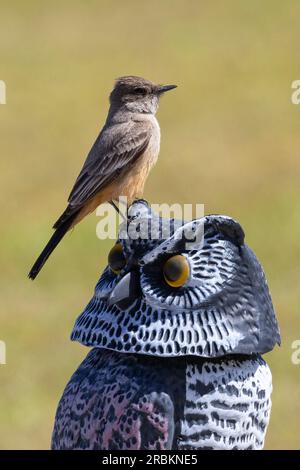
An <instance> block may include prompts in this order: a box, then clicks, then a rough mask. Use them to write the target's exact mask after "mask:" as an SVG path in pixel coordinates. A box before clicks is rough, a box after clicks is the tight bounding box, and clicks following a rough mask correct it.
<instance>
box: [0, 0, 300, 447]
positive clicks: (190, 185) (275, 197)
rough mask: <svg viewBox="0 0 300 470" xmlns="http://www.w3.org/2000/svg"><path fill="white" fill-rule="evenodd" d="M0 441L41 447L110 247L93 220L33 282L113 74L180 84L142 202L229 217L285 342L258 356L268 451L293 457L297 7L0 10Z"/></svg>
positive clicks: (168, 103)
mask: <svg viewBox="0 0 300 470" xmlns="http://www.w3.org/2000/svg"><path fill="white" fill-rule="evenodd" d="M0 17H1V27H0V79H2V80H5V82H6V85H7V104H6V105H1V106H0V136H1V137H0V151H1V163H0V165H1V171H0V178H1V181H0V186H1V193H2V197H1V243H0V250H1V283H0V289H1V330H0V339H1V340H4V341H5V342H6V345H7V364H6V365H0V382H1V389H0V390H1V392H0V447H1V448H2V449H16V448H20V449H32V448H33V449H34V448H41V449H42V448H48V447H49V443H50V436H51V431H52V425H53V420H54V413H55V409H56V405H57V402H58V399H59V398H60V395H61V393H62V390H63V388H64V386H65V384H66V382H67V380H68V379H69V377H70V375H71V374H72V372H73V371H74V370H75V368H76V367H77V365H78V363H79V362H80V361H81V359H82V358H83V357H84V356H85V354H86V353H87V350H86V348H84V347H82V346H80V345H79V344H76V343H71V342H70V341H69V334H70V332H71V329H72V325H73V322H74V320H75V318H76V316H77V315H78V314H79V313H80V312H81V309H82V308H83V307H84V306H85V305H86V303H87V301H88V300H89V299H90V296H91V294H92V291H93V288H94V285H95V283H96V281H97V278H98V275H99V273H100V272H101V271H102V269H103V267H104V265H105V264H106V256H107V252H108V249H109V247H110V246H111V244H112V243H110V242H103V241H99V240H98V239H97V238H96V235H95V227H96V223H97V221H98V219H97V218H96V215H95V214H93V215H91V216H90V217H89V218H88V219H87V220H85V221H84V222H83V223H81V225H80V226H78V227H77V228H76V229H75V230H74V231H73V232H72V233H71V234H70V235H67V237H66V238H65V240H64V241H63V243H62V244H61V246H60V247H59V248H58V249H57V250H56V251H55V253H54V255H53V256H52V257H51V259H50V260H49V262H48V263H47V265H46V267H45V269H44V270H43V271H42V273H41V275H40V276H39V278H38V279H37V280H36V281H35V282H34V283H32V282H30V281H29V280H28V279H27V277H26V275H27V272H28V270H29V268H30V266H31V264H32V262H33V261H34V259H35V258H36V256H37V255H38V254H39V252H40V250H41V248H42V247H43V245H44V243H45V242H46V241H47V240H48V238H49V236H50V234H51V224H52V223H53V222H54V221H55V220H56V218H57V216H58V215H59V214H60V213H61V212H62V210H63V209H64V207H65V203H66V198H67V196H68V194H69V191H70V189H71V186H72V184H73V182H74V179H75V177H76V176H77V174H78V172H79V169H80V167H81V165H82V163H83V160H84V158H85V156H86V154H87V152H88V150H89V148H90V146H91V144H92V143H93V141H94V139H95V137H96V135H97V133H98V131H99V129H100V127H101V126H102V124H103V121H104V119H105V116H106V113H107V107H108V101H107V96H108V93H109V92H110V90H111V88H112V85H113V80H114V78H116V77H118V76H120V75H125V74H135V75H142V76H145V77H147V78H149V79H152V80H153V81H157V82H162V83H173V82H174V83H177V84H178V85H179V86H178V88H177V90H176V91H174V92H172V93H170V94H168V95H167V96H166V97H165V98H164V99H163V101H162V103H161V107H160V110H159V113H158V118H159V121H160V125H161V129H162V145H161V153H160V159H159V162H158V164H157V166H156V167H155V169H154V170H153V172H152V173H151V176H150V178H149V179H148V184H147V187H146V194H145V196H146V198H147V199H148V200H149V201H150V202H153V203H160V202H169V203H173V202H181V203H196V202H198V203H204V204H205V210H206V213H225V214H228V215H230V216H233V217H235V218H237V219H238V220H239V221H240V223H241V224H242V226H243V227H244V229H245V231H246V240H247V242H248V244H249V245H250V246H251V247H252V248H253V249H254V251H255V252H256V254H257V255H258V257H259V259H260V260H261V262H262V264H263V266H264V268H265V271H266V274H267V278H268V281H269V286H270V289H271V293H272V297H273V301H274V305H275V308H276V311H277V315H278V318H279V322H280V326H281V332H282V339H283V344H282V347H281V348H276V349H275V350H274V351H273V352H272V353H270V354H268V355H266V360H267V361H268V363H269V364H270V366H271V368H272V372H273V381H274V392H273V410H272V416H271V422H270V426H269V431H268V435H267V440H266V447H267V448H268V449H278V448H285V449H288V448H297V447H300V437H299V418H300V400H299V392H300V389H299V379H300V365H299V366H296V365H293V364H292V362H291V354H292V349H291V343H292V341H293V340H295V339H298V338H300V315H299V304H300V291H299V276H300V265H299V260H300V244H299V229H300V219H299V197H300V185H299V172H300V159H299V144H300V132H299V122H300V105H299V106H295V105H293V104H292V103H291V91H292V90H291V83H292V81H293V80H296V79H300V63H299V53H300V49H299V44H300V31H299V19H300V3H299V2H298V1H296V0H295V1H293V0H292V1H291V0H290V1H286V2H282V1H275V0H272V1H271V0H270V1H268V0H267V1H264V2H261V1H258V0H254V1H251V2H242V1H226V2H223V1H217V2H204V1H179V0H164V1H163V2H162V1H158V0H152V1H151V2H146V1H133V0H128V1H126V2H121V1H117V2H114V3H112V2H111V1H99V0H98V1H91V0H89V1H83V0H81V1H77V0H72V1H67V0H63V1H53V2H42V1H32V0H27V1H26V2H23V1H16V0H14V1H8V0H2V2H1V7H0Z"/></svg>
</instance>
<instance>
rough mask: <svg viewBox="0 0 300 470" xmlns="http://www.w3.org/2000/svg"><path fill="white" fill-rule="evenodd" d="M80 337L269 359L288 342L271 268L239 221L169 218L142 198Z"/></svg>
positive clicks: (115, 346)
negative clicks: (283, 335)
mask: <svg viewBox="0 0 300 470" xmlns="http://www.w3.org/2000/svg"><path fill="white" fill-rule="evenodd" d="M71 339H72V340H74V341H79V342H80V343H82V344H84V345H86V346H94V347H102V348H107V349H111V350H115V351H119V352H128V353H140V354H148V355H153V356H164V357H168V356H169V357H171V356H187V355H193V356H200V357H207V358H213V357H220V356H225V355H228V354H255V353H261V354H262V353H265V352H267V351H270V350H271V349H273V347H274V346H275V344H276V343H278V344H280V334H279V329H278V324H277V321H276V317H275V314H274V310H273V305H272V300H271V297H270V294H269V290H268V286H267V283H266V278H265V275H264V272H263V269H262V267H261V265H260V263H259V261H258V260H257V258H256V256H255V255H254V253H253V252H252V251H251V250H250V248H249V247H248V246H247V245H246V244H245V243H244V232H243V230H242V228H241V226H240V225H239V224H238V223H237V222H236V221H235V220H233V219H231V218H229V217H227V216H222V215H210V216H206V217H203V218H201V219H197V220H193V221H191V222H184V221H178V220H174V219H163V218H161V217H159V216H158V215H156V214H154V213H153V212H152V211H151V209H150V207H149V206H148V204H147V203H146V202H145V201H137V202H135V203H134V204H133V205H132V206H131V207H130V208H129V211H128V219H127V221H126V223H124V224H123V226H122V227H121V229H120V232H119V239H118V241H117V242H116V244H115V246H114V247H113V248H112V250H111V251H110V253H109V255H108V266H107V267H106V268H105V270H104V272H103V274H102V275H101V277H100V280H99V281H98V283H97V285H96V288H95V292H94V296H93V298H92V299H91V301H90V302H89V304H88V305H87V307H86V308H85V309H84V311H83V312H82V313H81V315H80V316H79V317H78V319H77V320H76V322H75V325H74V329H73V332H72V335H71Z"/></svg>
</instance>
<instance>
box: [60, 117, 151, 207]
mask: <svg viewBox="0 0 300 470" xmlns="http://www.w3.org/2000/svg"><path fill="white" fill-rule="evenodd" d="M150 126H151V124H150V123H149V122H146V121H138V122H137V121H129V122H126V123H121V124H116V125H114V126H110V127H108V128H104V129H103V131H102V132H101V133H100V135H99V137H98V138H97V140H96V142H95V143H94V145H93V147H92V149H91V151H90V153H89V154H88V157H87V159H86V161H85V163H84V165H83V167H82V170H81V172H80V174H79V176H78V178H77V180H76V182H75V184H74V187H73V189H72V191H71V193H70V196H69V199H68V201H69V205H70V206H71V207H74V208H79V207H82V206H83V205H84V204H85V202H86V201H88V200H89V199H90V198H91V197H93V196H94V195H95V194H96V193H97V192H98V191H101V189H103V188H104V187H106V186H107V185H109V184H110V183H111V182H113V181H114V180H115V179H116V178H117V177H118V176H119V175H120V173H122V172H123V171H124V170H125V169H126V170H130V167H131V165H133V164H134V163H135V162H136V160H137V159H138V158H139V157H140V156H141V155H143V153H144V151H145V149H146V148H147V146H148V143H149V140H150V136H151V127H150Z"/></svg>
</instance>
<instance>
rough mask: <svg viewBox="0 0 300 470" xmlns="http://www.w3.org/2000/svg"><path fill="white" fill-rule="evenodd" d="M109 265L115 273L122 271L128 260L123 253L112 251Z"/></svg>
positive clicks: (109, 256)
mask: <svg viewBox="0 0 300 470" xmlns="http://www.w3.org/2000/svg"><path fill="white" fill-rule="evenodd" d="M108 264H109V266H110V267H111V269H113V270H114V271H120V270H121V269H123V268H124V266H125V264H126V258H125V256H124V254H123V251H121V250H119V249H112V250H111V251H110V253H109V255H108Z"/></svg>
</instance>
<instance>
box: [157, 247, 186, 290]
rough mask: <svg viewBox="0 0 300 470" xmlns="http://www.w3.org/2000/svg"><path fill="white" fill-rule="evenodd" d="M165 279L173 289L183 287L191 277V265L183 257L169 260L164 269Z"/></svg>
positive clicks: (176, 256) (174, 257) (179, 256)
mask: <svg viewBox="0 0 300 470" xmlns="http://www.w3.org/2000/svg"><path fill="white" fill-rule="evenodd" d="M163 274H164V279H165V281H166V283H167V284H169V286H171V287H181V286H183V285H184V284H185V283H186V281H187V280H188V278H189V275H190V265H189V262H188V260H187V259H186V258H185V256H183V255H175V256H172V257H171V258H169V259H168V260H167V261H166V262H165V264H164V267H163Z"/></svg>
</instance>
